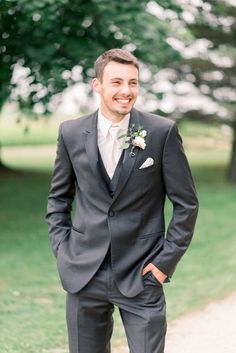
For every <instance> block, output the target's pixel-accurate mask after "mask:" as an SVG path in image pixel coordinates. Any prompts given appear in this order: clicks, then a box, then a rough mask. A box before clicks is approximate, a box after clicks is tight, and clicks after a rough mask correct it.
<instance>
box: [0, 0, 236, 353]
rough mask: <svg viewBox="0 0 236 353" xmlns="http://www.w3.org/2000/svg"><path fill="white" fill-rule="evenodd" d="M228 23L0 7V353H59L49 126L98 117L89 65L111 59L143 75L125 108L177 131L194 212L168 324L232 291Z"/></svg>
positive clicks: (216, 13)
mask: <svg viewBox="0 0 236 353" xmlns="http://www.w3.org/2000/svg"><path fill="white" fill-rule="evenodd" d="M235 15H236V0H221V1H217V0H214V1H211V0H209V1H202V0H176V1H171V0H165V1H146V0H145V1H144V0H130V1H129V2H126V1H108V0H86V1H84V0H73V1H72V0H40V1H38V0H31V1H27V0H17V1H16V0H5V1H4V0H2V1H0V60H1V61H0V63H1V64H0V109H1V113H0V114H1V115H0V146H1V148H0V202H1V203H0V209H1V210H0V222H1V223H0V347H1V352H3V353H8V352H9V353H12V352H15V353H35V352H38V353H67V352H68V348H67V334H66V324H65V314H64V302H65V293H64V292H63V290H62V289H61V286H60V283H59V279H58V275H57V270H56V264H55V260H54V258H53V256H52V254H51V250H50V246H49V241H48V235H47V227H46V225H45V222H44V215H45V211H46V202H47V194H48V190H49V185H50V178H51V172H52V168H53V162H54V158H55V149H56V140H57V131H58V126H59V124H60V122H61V121H63V120H66V119H73V118H76V117H78V116H80V115H82V114H85V113H89V112H92V111H94V110H95V109H96V108H97V106H98V98H97V97H96V96H94V94H93V92H92V91H91V84H90V82H91V79H92V77H93V74H94V71H93V63H94V60H95V59H96V58H97V57H98V56H99V55H100V54H101V53H102V52H103V51H105V50H108V49H111V48H114V47H119V48H125V49H127V50H129V51H131V52H133V54H134V55H136V56H137V57H138V58H139V60H140V62H141V72H140V87H141V88H140V97H139V99H138V101H137V104H136V107H137V108H140V109H141V110H146V111H150V112H153V113H156V114H160V115H163V116H166V117H168V118H171V119H174V120H176V121H177V124H178V126H179V130H180V132H181V135H182V137H183V140H184V148H185V151H186V154H187V156H188V159H189V162H190V164H191V168H192V171H193V175H194V179H195V183H196V187H197V191H198V195H199V199H200V213H199V218H198V222H197V226H196V232H195V236H194V239H193V241H192V244H191V246H190V248H189V250H188V252H187V254H186V255H185V256H184V258H183V260H182V262H181V263H180V264H179V266H178V269H177V271H176V274H175V276H174V277H173V280H172V282H171V283H170V284H167V285H166V287H165V289H166V296H167V310H168V319H169V321H171V320H173V319H175V318H177V317H180V316H181V315H183V314H185V313H186V312H191V311H193V310H197V309H200V308H201V307H203V306H204V305H205V304H207V303H209V302H211V301H214V300H216V299H219V298H224V297H225V296H226V295H227V294H228V293H230V292H232V291H233V290H235V286H236V284H235V283H236V281H235V280H236V275H235V268H236V256H235V249H236V230H235V229H236V221H235V214H236V213H235V212H236V201H235V200H236V103H235V102H236V90H235V86H236V48H235V38H236V19H235ZM170 213H171V207H170V205H169V204H168V203H167V206H166V217H167V219H168V218H169V217H170ZM124 344H125V336H124V332H123V329H122V325H121V323H120V320H119V317H118V313H117V312H116V324H115V332H114V335H113V347H114V349H116V350H119V348H120V347H122V346H123V345H124ZM120 351H121V350H120Z"/></svg>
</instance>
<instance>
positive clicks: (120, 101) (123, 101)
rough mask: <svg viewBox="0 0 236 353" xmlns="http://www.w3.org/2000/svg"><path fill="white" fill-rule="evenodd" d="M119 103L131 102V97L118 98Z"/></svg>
mask: <svg viewBox="0 0 236 353" xmlns="http://www.w3.org/2000/svg"><path fill="white" fill-rule="evenodd" d="M116 101H117V102H118V103H129V99H116Z"/></svg>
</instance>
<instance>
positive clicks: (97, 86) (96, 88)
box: [92, 78, 101, 93]
mask: <svg viewBox="0 0 236 353" xmlns="http://www.w3.org/2000/svg"><path fill="white" fill-rule="evenodd" d="M92 86H93V89H94V91H96V92H97V93H100V92H101V82H100V81H99V80H98V79H97V78H94V79H93V80H92Z"/></svg>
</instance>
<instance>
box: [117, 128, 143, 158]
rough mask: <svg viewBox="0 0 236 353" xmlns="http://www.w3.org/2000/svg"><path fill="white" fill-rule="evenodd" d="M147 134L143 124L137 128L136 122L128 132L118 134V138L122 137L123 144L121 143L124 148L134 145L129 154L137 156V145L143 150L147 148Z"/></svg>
mask: <svg viewBox="0 0 236 353" xmlns="http://www.w3.org/2000/svg"><path fill="white" fill-rule="evenodd" d="M146 136H147V131H146V130H143V127H142V126H138V128H137V129H135V124H133V125H132V126H131V127H130V128H129V129H128V132H127V134H125V135H124V134H123V135H118V139H122V144H121V148H122V149H127V148H129V146H130V145H132V148H131V151H130V154H129V156H130V157H134V156H135V153H134V149H135V147H139V148H141V149H142V150H144V149H145V147H146V143H145V137H146Z"/></svg>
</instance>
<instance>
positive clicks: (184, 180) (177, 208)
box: [153, 124, 198, 277]
mask: <svg viewBox="0 0 236 353" xmlns="http://www.w3.org/2000/svg"><path fill="white" fill-rule="evenodd" d="M162 167H163V169H162V170H163V181H164V185H165V189H166V193H167V196H168V198H169V200H170V201H171V203H172V205H173V214H172V219H171V221H170V224H169V226H168V229H167V232H166V237H165V240H164V244H163V250H162V251H161V252H160V253H159V254H158V256H157V257H156V258H155V259H154V261H153V263H154V265H156V266H157V267H158V268H159V269H160V270H161V271H162V272H163V273H164V274H166V275H167V276H168V277H171V275H172V274H173V273H174V270H175V267H176V265H177V263H178V262H179V260H180V259H181V257H182V256H183V254H184V253H185V251H186V250H187V248H188V246H189V244H190V242H191V239H192V236H193V231H194V226H195V222H196V218H197V213H198V199H197V195H196V191H195V187H194V182H193V178H192V175H191V171H190V168H189V165H188V161H187V159H186V156H185V153H184V150H183V146H182V140H181V137H180V135H179V133H178V129H177V126H176V124H173V125H172V126H171V128H170V130H169V133H168V135H167V138H166V141H165V146H164V151H163V161H162Z"/></svg>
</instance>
